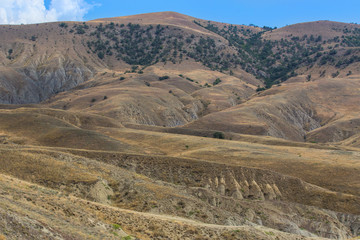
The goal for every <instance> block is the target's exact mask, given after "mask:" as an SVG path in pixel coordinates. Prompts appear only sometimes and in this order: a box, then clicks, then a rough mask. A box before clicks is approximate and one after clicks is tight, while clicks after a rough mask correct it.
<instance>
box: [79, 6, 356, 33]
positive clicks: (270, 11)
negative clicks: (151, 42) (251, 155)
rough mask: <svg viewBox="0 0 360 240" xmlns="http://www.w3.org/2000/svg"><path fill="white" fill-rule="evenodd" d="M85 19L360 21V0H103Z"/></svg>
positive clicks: (283, 22) (268, 23)
mask: <svg viewBox="0 0 360 240" xmlns="http://www.w3.org/2000/svg"><path fill="white" fill-rule="evenodd" d="M88 2H89V3H100V4H101V6H97V7H94V8H92V9H91V10H90V11H89V12H88V14H87V15H86V16H85V18H86V19H87V20H89V19H94V18H101V17H112V16H125V15H132V14H138V13H147V12H159V11H176V12H180V13H184V14H187V15H191V16H193V17H198V18H202V19H206V20H214V21H220V22H226V23H233V24H250V23H252V24H255V25H259V26H264V25H266V26H272V27H274V26H278V27H281V26H285V25H287V24H293V23H299V22H306V21H316V20H332V21H341V22H358V23H360V0H342V1H333V0H327V1H326V0H247V1H244V0H207V1H205V0H192V1H189V0H178V1H173V0H153V1H149V0H132V1H121V0H120V1H118V0H103V1H92V2H91V1H88Z"/></svg>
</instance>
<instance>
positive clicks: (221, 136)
mask: <svg viewBox="0 0 360 240" xmlns="http://www.w3.org/2000/svg"><path fill="white" fill-rule="evenodd" d="M213 137H214V138H218V139H225V135H224V133H222V132H215V133H214V134H213Z"/></svg>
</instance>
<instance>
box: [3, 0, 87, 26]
mask: <svg viewBox="0 0 360 240" xmlns="http://www.w3.org/2000/svg"><path fill="white" fill-rule="evenodd" d="M91 7H92V6H91V5H89V4H88V3H86V1H85V0H51V2H50V7H49V9H46V7H45V2H44V0H31V1H29V0H1V5H0V24H22V23H23V24H30V23H41V22H51V21H61V20H64V21H65V20H66V21H82V20H83V18H84V16H85V14H86V13H87V12H88V11H89V9H90V8H91Z"/></svg>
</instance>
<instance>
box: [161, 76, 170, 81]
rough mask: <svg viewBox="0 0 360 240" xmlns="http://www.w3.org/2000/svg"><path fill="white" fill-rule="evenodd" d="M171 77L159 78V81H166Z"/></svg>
mask: <svg viewBox="0 0 360 240" xmlns="http://www.w3.org/2000/svg"><path fill="white" fill-rule="evenodd" d="M169 78H170V77H169V76H162V77H159V80H160V81H162V80H166V79H169Z"/></svg>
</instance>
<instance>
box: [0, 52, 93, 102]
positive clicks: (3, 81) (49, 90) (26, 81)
mask: <svg viewBox="0 0 360 240" xmlns="http://www.w3.org/2000/svg"><path fill="white" fill-rule="evenodd" d="M43 58H44V59H41V60H37V61H34V62H32V63H30V64H29V65H28V66H26V67H25V68H20V69H17V68H15V69H14V68H10V67H3V69H2V71H0V91H1V97H0V103H7V104H8V103H10V104H25V103H39V102H41V101H44V100H46V99H48V98H49V97H51V96H52V95H54V94H57V93H59V92H63V91H67V90H69V89H72V88H74V87H76V86H78V85H79V84H80V83H83V82H85V81H87V80H89V79H90V78H91V77H92V76H93V72H92V71H91V70H90V69H89V68H88V67H86V66H85V65H82V64H79V63H75V62H74V61H73V60H70V59H68V58H66V57H64V56H55V57H54V59H52V60H47V59H48V58H49V57H43Z"/></svg>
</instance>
